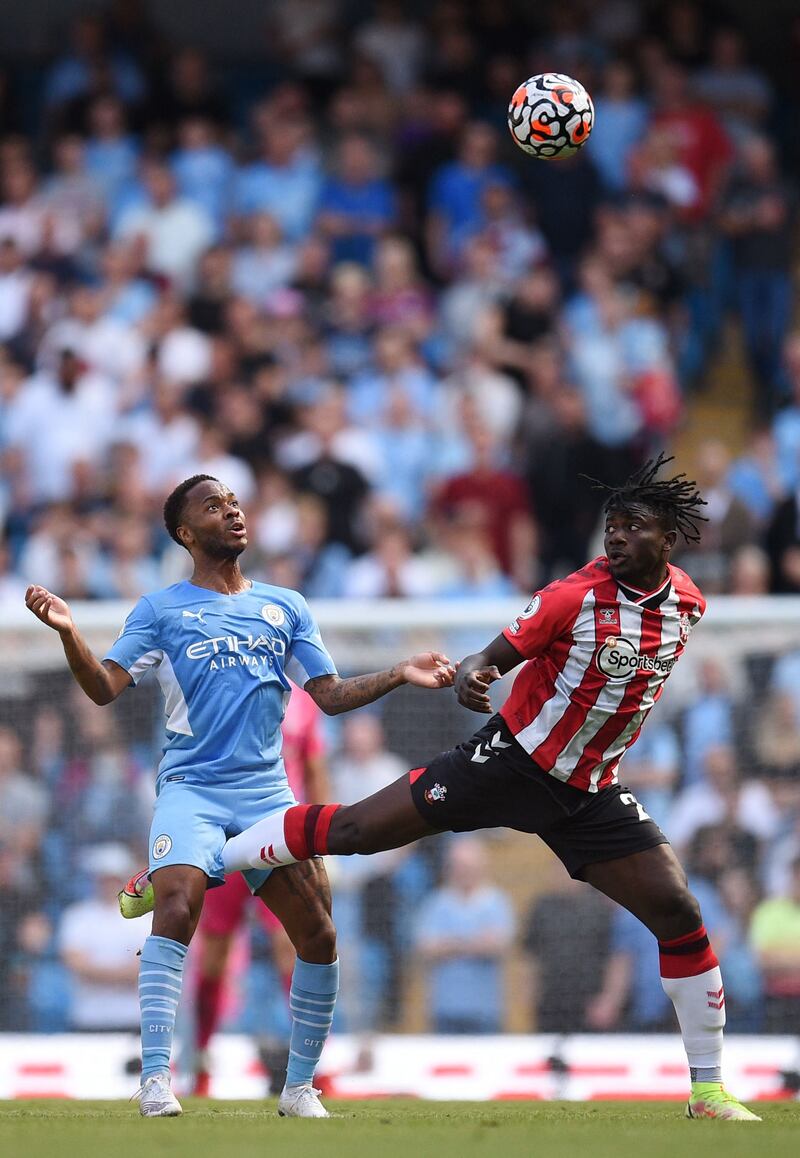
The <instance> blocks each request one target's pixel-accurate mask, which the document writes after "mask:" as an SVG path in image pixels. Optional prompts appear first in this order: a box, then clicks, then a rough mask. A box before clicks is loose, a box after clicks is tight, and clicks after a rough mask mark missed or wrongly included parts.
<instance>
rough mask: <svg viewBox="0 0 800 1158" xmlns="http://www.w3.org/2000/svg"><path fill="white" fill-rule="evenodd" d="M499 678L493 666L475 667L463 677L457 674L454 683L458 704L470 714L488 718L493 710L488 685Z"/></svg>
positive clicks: (498, 673) (497, 671)
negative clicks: (478, 713) (474, 713)
mask: <svg viewBox="0 0 800 1158" xmlns="http://www.w3.org/2000/svg"><path fill="white" fill-rule="evenodd" d="M500 678H501V677H500V672H499V670H498V669H497V668H496V667H494V666H492V667H476V668H474V669H473V670H472V671H470V672H465V673H464V674H463V675H461V674H459V677H458V680H457V681H456V695H457V696H458V702H459V703H460V704H462V705H463V706H464V707H465V708H469V709H470V711H471V712H483V714H484V715H487V716H490V715H491V714H492V712H493V711H494V708H493V707H492V702H491V700H490V699H489V691H488V689H489V685H490V684H493V683H494V682H495V680H499V679H500Z"/></svg>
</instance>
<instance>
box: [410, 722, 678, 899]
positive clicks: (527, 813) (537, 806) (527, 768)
mask: <svg viewBox="0 0 800 1158" xmlns="http://www.w3.org/2000/svg"><path fill="white" fill-rule="evenodd" d="M411 794H412V796H413V799H414V804H415V805H416V807H417V810H418V811H419V813H420V815H421V816H422V818H423V820H425V821H426V822H427V823H428V824H430V825H431V826H432V827H433V828H438V829H440V830H441V831H442V832H475V831H477V830H478V829H482V828H514V829H516V830H517V831H518V832H532V833H535V834H536V835H537V836H540V837H541V838H542V840H543V841H544V842H545V844H547V845H549V847H550V848H551V849H552V850H553V852H554V853H555V854H556V856H557V857H558V858H559V859H560V860H561V861H562V862H563V864H564V866H565V868H566V870H567V872H568V873H569V875H570V876H572V877H577V878H578V879H581V878H582V877H583V870H584V869H585V867H586V866H587V865H590V864H595V863H597V862H598V861H604V860H616V859H617V858H618V857H623V856H631V855H632V854H633V853H635V852H643V851H644V850H645V849H647V848H653V847H654V845H657V844H667V843H668V842H667V838H666V836H664V833H663V832H662V831H661V829H660V828H659V827H658V825H657V824H656V823H655V821H654V820H652V819H651V818H650V817H649V816H648V815H647V813H646V812H645V811H644V809H643V808H642V806H641V804H639V802H638V801H637V800H636V798H635V797H634V796H633V794H632V793H631V792H629V791H628V789H627V788H623V787H622V786H621V785H619V784H615V785H613V786H612V787H610V788H601V789H600V791H599V792H585V791H583V789H581V788H572V787H571V786H570V785H569V784H563V783H562V782H561V781H560V780H557V779H556V778H555V776H550V775H548V774H547V773H546V772H543V771H542V770H541V769H540V768H538V767H537V766H536V765H535V764H534V763H533V761H532V760H531V758H530V756H529V755H528V753H527V752H525V751H524V749H523V748H521V747H520V745H519V744H518V743H517V742H516V740H515V739H514V737H513V736H512V735H511V733H510V732H509V730H508V727H507V725H506V723H505V721H504V720H503V718H502V716H492V718H491V719H490V720H489V722H488V724H486V725H485V727H483V728H481V730H480V731H479V732H476V733H475V735H474V736H473V737H472V739H471V740H468V741H467V742H466V743H465V744H460V745H459V746H458V747H457V748H452V749H451V750H450V751H449V752H443V753H442V754H441V755H439V756H436V757H434V759H433V760H431V762H430V764H428V765H427V766H426V767H424V768H421V769H420V768H415V769H414V770H413V771H412V772H411Z"/></svg>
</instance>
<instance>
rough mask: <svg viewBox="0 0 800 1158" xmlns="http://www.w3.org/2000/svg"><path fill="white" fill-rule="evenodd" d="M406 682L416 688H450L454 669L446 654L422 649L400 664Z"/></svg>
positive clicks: (453, 677)
mask: <svg viewBox="0 0 800 1158" xmlns="http://www.w3.org/2000/svg"><path fill="white" fill-rule="evenodd" d="M400 668H401V671H402V673H403V676H404V677H405V680H406V683H409V684H414V685H415V687H418V688H451V687H452V686H453V681H454V679H455V677H456V671H455V668H454V667H453V665H452V663H451V662H450V660H449V659H448V658H447V656H446V655H442V653H441V652H439V651H423V652H420V654H419V655H412V656H411V658H410V659H406V660H404V661H403V663H401V664H400Z"/></svg>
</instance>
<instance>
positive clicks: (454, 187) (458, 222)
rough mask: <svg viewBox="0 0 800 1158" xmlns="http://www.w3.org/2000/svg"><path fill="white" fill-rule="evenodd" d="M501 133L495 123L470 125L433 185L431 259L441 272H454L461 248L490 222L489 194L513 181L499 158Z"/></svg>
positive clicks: (429, 234)
mask: <svg viewBox="0 0 800 1158" xmlns="http://www.w3.org/2000/svg"><path fill="white" fill-rule="evenodd" d="M496 153H497V134H496V133H495V131H494V129H493V128H491V127H490V126H489V125H485V124H482V123H481V122H480V121H475V122H473V123H472V124H469V125H467V127H466V129H465V130H464V134H463V136H462V138H461V142H460V146H459V151H458V156H457V158H456V159H455V161H449V162H448V163H447V164H445V165H442V166H440V168H438V169H437V170H436V172H435V173H434V175H433V178H432V179H431V184H430V187H429V190H428V209H429V213H428V220H427V225H426V234H427V237H426V241H427V246H428V261H429V262H430V264H431V267H432V268H433V269H435V270H436V271H437V272H438V273H440V274H443V275H446V274H448V273H450V272H452V269H453V266H454V265H455V264H456V263H457V261H458V257H459V254H460V252H461V248H462V247H463V245H464V243H465V242H466V241H467V239H468V238H470V237H472V236H473V235H474V234H476V233H478V232H479V231H480V229H481V227H482V226H483V224H484V221H485V215H484V208H483V197H484V194H485V192H486V190H487V188H488V187H489V186H491V185H498V184H506V185H511V184H513V177H512V175H511V171H510V170H509V169H507V168H506V167H505V166H504V165H500V164H498V163H497V161H496V159H495V157H496Z"/></svg>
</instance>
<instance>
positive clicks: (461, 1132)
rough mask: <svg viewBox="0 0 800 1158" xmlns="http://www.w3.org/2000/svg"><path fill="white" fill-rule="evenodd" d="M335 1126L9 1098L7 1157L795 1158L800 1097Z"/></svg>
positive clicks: (352, 1116) (386, 1104)
mask: <svg viewBox="0 0 800 1158" xmlns="http://www.w3.org/2000/svg"><path fill="white" fill-rule="evenodd" d="M329 1109H330V1110H331V1112H332V1113H334V1114H335V1115H336V1117H335V1118H333V1119H332V1120H330V1121H323V1122H309V1121H297V1120H291V1121H289V1120H286V1119H282V1118H278V1117H277V1116H276V1112H275V1104H274V1102H263V1103H256V1102H213V1101H211V1102H208V1101H203V1102H200V1101H196V1100H192V1099H191V1098H187V1099H185V1100H184V1115H183V1117H182V1118H171V1119H162V1120H157V1121H144V1120H142V1119H141V1118H140V1117H139V1115H138V1113H137V1111H136V1107H135V1105H126V1104H124V1103H120V1102H63V1101H19V1102H0V1155H3V1158H45V1156H47V1158H95V1156H96V1158H139V1156H141V1158H278V1156H280V1158H428V1156H430V1158H451V1156H452V1158H472V1156H473V1155H475V1156H481V1158H482V1156H484V1155H485V1156H486V1158H488V1156H490V1155H491V1156H492V1158H523V1156H524V1158H562V1156H563V1158H623V1156H624V1158H627V1156H628V1155H631V1156H632V1158H680V1156H681V1155H683V1154H694V1155H697V1156H698V1158H718V1156H719V1158H723V1156H724V1158H746V1156H747V1158H750V1156H753V1155H757V1156H760V1155H764V1156H765V1158H783V1156H784V1155H786V1158H789V1155H792V1158H797V1155H798V1154H800V1103H797V1102H769V1103H765V1104H763V1105H762V1106H761V1109H760V1112H761V1114H762V1117H763V1119H764V1121H763V1122H762V1123H761V1124H759V1123H756V1122H753V1123H749V1124H748V1123H733V1122H730V1123H724V1122H705V1121H704V1122H690V1121H686V1120H685V1119H684V1118H683V1117H682V1114H683V1105H682V1104H681V1103H680V1102H499V1103H498V1102H421V1101H416V1100H408V1101H406V1100H401V1099H395V1100H391V1101H384V1100H381V1101H359V1102H333V1101H332V1102H330V1103H329Z"/></svg>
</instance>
